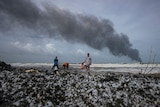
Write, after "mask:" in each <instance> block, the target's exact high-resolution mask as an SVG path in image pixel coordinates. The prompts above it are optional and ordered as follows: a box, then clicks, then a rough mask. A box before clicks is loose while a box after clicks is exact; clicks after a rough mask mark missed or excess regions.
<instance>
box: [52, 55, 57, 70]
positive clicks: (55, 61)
mask: <svg viewBox="0 0 160 107" xmlns="http://www.w3.org/2000/svg"><path fill="white" fill-rule="evenodd" d="M55 67H56V69H55ZM52 70H54V72H55V73H58V71H59V67H58V58H57V56H56V57H55V59H54V65H53V67H52Z"/></svg>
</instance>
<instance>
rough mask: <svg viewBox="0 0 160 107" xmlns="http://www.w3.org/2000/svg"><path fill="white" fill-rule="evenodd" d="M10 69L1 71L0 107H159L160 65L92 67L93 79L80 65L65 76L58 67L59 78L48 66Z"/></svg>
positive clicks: (23, 65) (13, 66) (26, 65)
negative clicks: (159, 74)
mask: <svg viewBox="0 0 160 107" xmlns="http://www.w3.org/2000/svg"><path fill="white" fill-rule="evenodd" d="M10 65H11V67H10V69H9V68H8V69H5V68H3V70H1V71H0V83H1V87H0V94H1V95H0V97H1V98H0V99H1V100H0V102H1V105H0V106H3V107H9V106H15V107H16V106H17V107H18V106H29V107H35V106H37V107H54V106H57V107H61V106H69V107H75V106H77V107H91V106H96V107H97V106H102V107H112V106H118V107H135V106H136V107H139V106H143V107H155V106H159V105H160V97H159V96H160V78H159V77H158V76H157V75H153V74H158V72H159V65H147V64H146V65H145V64H143V65H140V64H92V65H91V74H93V75H94V76H93V75H88V73H87V72H86V71H85V70H81V69H80V68H79V66H80V64H70V68H69V70H68V71H67V72H66V71H64V70H63V69H62V67H61V70H60V72H59V75H57V74H55V73H54V72H53V71H52V70H51V67H52V64H48V63H10ZM147 66H148V67H147ZM152 67H154V69H152ZM146 68H147V69H146ZM145 70H146V73H143V72H142V71H145ZM150 70H151V72H150ZM118 71H119V72H118Z"/></svg>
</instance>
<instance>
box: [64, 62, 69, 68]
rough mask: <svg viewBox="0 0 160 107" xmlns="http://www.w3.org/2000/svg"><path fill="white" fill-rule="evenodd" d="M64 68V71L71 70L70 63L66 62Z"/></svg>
mask: <svg viewBox="0 0 160 107" xmlns="http://www.w3.org/2000/svg"><path fill="white" fill-rule="evenodd" d="M63 68H64V70H66V69H67V70H68V68H69V63H68V62H64V63H63Z"/></svg>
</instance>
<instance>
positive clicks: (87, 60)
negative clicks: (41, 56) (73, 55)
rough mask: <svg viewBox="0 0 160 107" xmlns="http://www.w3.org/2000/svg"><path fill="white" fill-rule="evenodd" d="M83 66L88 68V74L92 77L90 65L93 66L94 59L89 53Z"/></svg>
mask: <svg viewBox="0 0 160 107" xmlns="http://www.w3.org/2000/svg"><path fill="white" fill-rule="evenodd" d="M83 64H84V66H85V67H86V70H87V72H88V74H89V75H90V65H91V64H92V59H91V57H90V54H89V53H88V54H87V57H86V59H85V61H84V62H83Z"/></svg>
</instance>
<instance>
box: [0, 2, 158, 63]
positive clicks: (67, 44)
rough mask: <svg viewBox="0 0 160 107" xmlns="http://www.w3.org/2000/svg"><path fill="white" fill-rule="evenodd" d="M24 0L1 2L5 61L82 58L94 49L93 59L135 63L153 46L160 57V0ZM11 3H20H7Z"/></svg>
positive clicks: (146, 57) (0, 41) (0, 42)
mask: <svg viewBox="0 0 160 107" xmlns="http://www.w3.org/2000/svg"><path fill="white" fill-rule="evenodd" d="M4 1H5V2H4ZM25 1H26V0H23V2H21V1H20V0H17V1H15V0H2V1H1V2H0V6H1V8H0V19H1V22H0V50H1V53H0V60H4V61H7V62H52V61H53V58H54V57H55V56H58V57H59V59H60V61H61V62H63V61H69V62H82V61H83V60H84V59H85V57H86V54H87V53H88V52H90V54H91V56H92V57H93V58H92V59H93V62H94V63H108V62H109V63H110V62H130V63H132V62H134V61H133V60H132V59H135V60H139V58H138V59H137V57H138V56H137V55H138V54H137V53H136V52H137V51H139V56H140V58H141V59H142V61H144V62H148V60H149V56H150V53H151V52H150V51H151V50H152V56H154V54H156V59H155V61H156V62H160V47H159V46H160V43H159V40H160V36H159V34H160V33H159V31H160V20H159V19H160V12H159V10H160V1H159V0H154V1H152V0H132V1H131V0H130V1H129V0H121V1H120V0H114V1H113V0H99V1H96V0H87V1H85V0H67V1H66V0H35V1H34V2H25ZM11 2H14V4H17V7H16V5H14V6H13V7H12V5H11V6H10V7H11V8H8V7H3V6H5V4H4V3H8V4H12V3H11ZM18 3H21V4H22V5H21V6H20V7H21V8H23V6H25V7H26V5H27V6H28V8H24V9H21V8H18ZM36 6H37V7H36ZM15 7H16V8H15ZM12 8H14V9H12ZM45 11H46V12H45ZM42 13H43V14H42ZM44 13H46V14H44ZM28 16H29V17H28ZM56 16H58V17H56ZM52 18H53V19H56V20H53V19H52ZM75 18H76V19H75ZM77 20H78V21H77ZM84 20H85V21H84ZM103 20H105V23H106V24H105V25H104V22H103ZM63 22H64V23H63ZM77 22H81V23H82V24H73V23H77ZM65 23H67V24H65ZM68 23H69V24H68ZM84 25H85V26H84ZM82 26H83V27H82ZM98 26H99V27H98ZM101 26H102V27H101ZM70 28H71V29H70ZM73 28H74V30H73ZM103 28H105V29H104V30H103ZM112 28H113V30H112ZM92 29H93V30H92ZM94 29H95V30H94ZM97 29H99V30H97ZM108 29H110V30H108ZM96 30H97V31H96ZM87 32H88V33H87ZM104 32H105V35H103V34H102V33H104ZM99 34H100V36H97V35H99ZM108 35H111V38H113V39H109V38H110V36H108ZM123 35H125V36H124V37H123ZM126 37H127V39H125V38H126ZM117 38H118V39H117ZM107 40H109V41H111V42H108V41H107ZM130 44H132V45H131V46H130ZM120 45H121V46H122V47H121V46H120ZM126 46H127V48H123V47H126ZM117 47H119V48H117ZM134 52H135V54H131V53H134ZM128 56H129V57H128Z"/></svg>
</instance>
